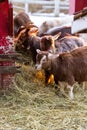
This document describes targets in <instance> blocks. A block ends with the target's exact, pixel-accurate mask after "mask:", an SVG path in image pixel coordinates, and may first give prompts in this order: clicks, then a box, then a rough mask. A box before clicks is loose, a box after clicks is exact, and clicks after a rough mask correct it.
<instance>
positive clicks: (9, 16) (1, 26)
mask: <svg viewBox="0 0 87 130" xmlns="http://www.w3.org/2000/svg"><path fill="white" fill-rule="evenodd" d="M8 36H10V38H8ZM12 36H13V8H12V4H11V3H9V1H8V0H4V1H3V2H0V54H8V53H13V52H12V44H13V42H12V41H11V40H12ZM5 65H6V66H11V65H12V66H13V65H14V63H12V62H1V61H0V66H5ZM12 77H13V75H12V74H2V75H0V88H1V89H3V88H4V89H6V87H7V86H8V85H10V83H11V79H12Z"/></svg>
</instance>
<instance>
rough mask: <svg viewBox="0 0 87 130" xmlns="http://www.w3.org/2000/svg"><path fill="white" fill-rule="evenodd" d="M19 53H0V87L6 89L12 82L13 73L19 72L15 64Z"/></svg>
mask: <svg viewBox="0 0 87 130" xmlns="http://www.w3.org/2000/svg"><path fill="white" fill-rule="evenodd" d="M18 56H19V54H17V53H14V54H0V89H7V88H9V85H11V83H12V78H13V76H14V74H15V73H19V72H20V70H19V68H20V66H15V60H16V59H17V57H18Z"/></svg>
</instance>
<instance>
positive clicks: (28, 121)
mask: <svg viewBox="0 0 87 130" xmlns="http://www.w3.org/2000/svg"><path fill="white" fill-rule="evenodd" d="M11 88H12V89H11V90H8V91H7V92H6V93H4V95H2V96H1V97H0V130H87V90H86V91H84V90H83V89H82V88H81V87H79V86H76V87H75V89H74V93H75V98H74V100H72V101H70V100H69V99H68V98H64V97H61V95H60V96H58V95H56V94H55V89H54V87H53V85H49V86H48V87H45V86H44V76H43V75H41V73H39V75H38V74H36V72H35V69H34V67H33V66H27V67H26V66H22V68H21V73H20V74H16V75H15V78H14V80H13V85H12V86H11Z"/></svg>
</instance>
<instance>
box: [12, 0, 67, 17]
mask: <svg viewBox="0 0 87 130" xmlns="http://www.w3.org/2000/svg"><path fill="white" fill-rule="evenodd" d="M15 3H23V4H24V7H20V6H17V5H15ZM31 4H32V5H33V8H34V6H35V5H41V7H42V8H41V9H39V10H37V11H36V12H34V13H32V12H31V11H30V5H31ZM13 5H14V6H13V7H14V9H15V8H17V9H23V10H24V11H25V12H26V13H29V12H30V13H32V14H33V15H42V13H43V12H46V11H47V10H49V9H52V10H53V12H52V13H53V15H54V16H58V15H59V13H60V10H67V11H68V9H69V0H62V1H61V0H13ZM14 14H16V12H15V11H14Z"/></svg>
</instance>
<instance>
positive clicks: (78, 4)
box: [69, 0, 87, 14]
mask: <svg viewBox="0 0 87 130" xmlns="http://www.w3.org/2000/svg"><path fill="white" fill-rule="evenodd" d="M69 4H70V6H69V14H74V13H75V12H78V11H80V10H82V9H83V8H85V7H87V0H69Z"/></svg>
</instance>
